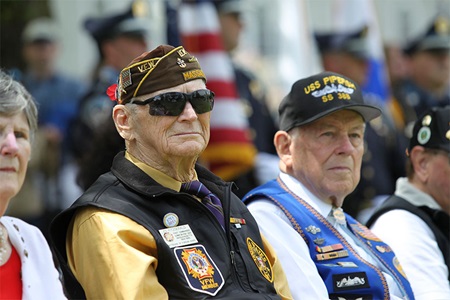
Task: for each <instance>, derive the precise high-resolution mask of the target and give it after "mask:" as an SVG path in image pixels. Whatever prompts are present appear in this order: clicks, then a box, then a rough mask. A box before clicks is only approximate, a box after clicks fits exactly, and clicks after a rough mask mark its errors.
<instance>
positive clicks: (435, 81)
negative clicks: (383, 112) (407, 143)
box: [392, 15, 450, 138]
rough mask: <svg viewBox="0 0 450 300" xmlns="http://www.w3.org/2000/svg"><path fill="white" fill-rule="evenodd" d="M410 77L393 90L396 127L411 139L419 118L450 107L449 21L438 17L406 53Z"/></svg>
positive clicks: (411, 42)
mask: <svg viewBox="0 0 450 300" xmlns="http://www.w3.org/2000/svg"><path fill="white" fill-rule="evenodd" d="M404 53H405V54H406V58H407V59H406V62H407V66H408V69H409V77H408V78H407V79H406V80H403V81H402V82H400V83H399V84H398V85H396V86H395V87H394V89H393V94H394V97H395V100H394V102H393V107H392V108H393V115H394V117H395V121H396V124H397V125H398V126H399V128H400V129H402V130H404V134H405V136H406V137H407V138H410V137H411V133H412V132H411V131H412V127H413V125H414V122H415V121H416V120H417V117H418V116H419V115H421V114H422V113H423V112H424V111H425V110H427V109H428V108H430V107H433V106H439V107H444V106H446V105H449V104H450V20H449V17H448V16H444V15H439V16H437V17H436V18H434V19H433V21H432V22H431V24H430V26H429V27H428V29H427V30H426V31H425V32H424V33H422V34H420V35H419V36H417V37H416V38H415V39H413V40H411V41H410V42H409V43H408V44H407V46H406V47H405V49H404Z"/></svg>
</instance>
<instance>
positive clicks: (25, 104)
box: [0, 70, 38, 141]
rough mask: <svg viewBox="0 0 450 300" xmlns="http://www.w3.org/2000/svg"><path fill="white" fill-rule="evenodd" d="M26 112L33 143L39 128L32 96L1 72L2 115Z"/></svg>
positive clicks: (0, 98) (0, 103) (0, 100)
mask: <svg viewBox="0 0 450 300" xmlns="http://www.w3.org/2000/svg"><path fill="white" fill-rule="evenodd" d="M20 112H24V113H25V116H26V117H27V121H28V125H29V126H30V139H31V141H33V139H34V135H35V133H36V130H37V127H38V112H37V108H36V104H35V103H34V99H33V97H32V96H31V94H30V93H29V92H28V91H27V90H26V89H25V87H24V86H23V85H22V84H21V83H20V82H18V81H16V80H14V79H13V78H12V77H11V76H10V75H8V74H7V73H5V72H4V71H2V70H0V114H3V115H7V116H12V115H15V114H18V113H20Z"/></svg>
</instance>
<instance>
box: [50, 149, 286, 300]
mask: <svg viewBox="0 0 450 300" xmlns="http://www.w3.org/2000/svg"><path fill="white" fill-rule="evenodd" d="M196 170H197V174H198V177H199V180H200V181H201V182H203V184H205V186H207V187H208V188H209V189H210V190H211V191H212V192H213V193H215V194H216V195H217V196H218V197H219V198H220V199H221V201H222V205H223V208H224V214H225V220H226V230H225V231H224V230H223V229H222V228H221V226H220V224H219V222H218V221H217V220H216V219H215V217H214V216H213V215H212V214H211V213H210V212H209V210H208V209H207V208H206V207H205V206H204V205H202V204H201V203H200V202H199V201H197V200H196V199H194V198H193V197H192V196H190V195H188V194H185V193H178V192H174V191H173V190H170V189H168V188H165V187H162V186H161V185H159V184H158V183H156V182H155V181H154V180H153V179H152V178H150V177H149V176H147V175H146V174H145V173H144V172H142V171H141V170H140V169H139V168H137V167H136V166H135V165H133V164H132V163H131V162H129V161H128V160H127V159H125V158H124V156H123V153H121V154H118V155H117V156H116V158H115V160H114V163H113V168H112V172H110V173H106V174H104V175H102V176H101V177H100V178H99V179H98V180H97V181H96V183H95V184H94V185H93V186H92V187H91V188H89V189H88V190H87V191H86V192H85V193H84V194H83V195H82V196H81V197H80V198H79V199H78V200H77V201H76V202H75V203H74V204H73V205H72V206H71V207H70V208H69V209H68V210H66V211H64V212H62V213H61V214H60V215H58V216H57V217H56V218H55V220H54V221H53V222H52V225H51V239H52V242H53V246H54V248H55V250H56V252H57V256H58V260H59V261H60V264H61V267H62V268H63V270H64V275H65V283H66V288H67V290H68V292H69V294H70V295H71V296H72V297H74V298H75V297H80V296H82V295H84V293H83V292H82V289H81V286H80V285H79V284H78V283H77V282H76V280H75V278H74V277H73V274H72V273H71V271H70V269H69V267H68V265H67V256H66V248H65V240H66V232H67V228H68V225H69V223H70V220H71V219H72V217H73V215H74V213H75V211H76V209H77V208H79V207H84V206H88V205H91V206H97V207H101V208H105V209H108V210H111V211H114V212H118V213H120V214H122V215H125V216H127V217H129V218H130V219H132V220H134V221H136V222H137V223H139V224H141V225H142V226H144V227H145V228H147V229H148V230H149V231H150V233H151V234H152V235H153V236H154V238H155V240H156V243H157V251H158V268H157V269H156V273H157V276H158V281H159V282H160V283H161V284H162V285H163V286H164V288H165V289H166V290H167V292H168V294H169V298H170V299H207V298H210V297H214V298H217V299H280V297H279V296H277V295H276V291H275V289H274V287H273V283H272V282H273V272H272V268H271V266H270V263H268V261H267V257H266V255H265V253H264V250H263V246H262V240H261V237H260V234H259V230H258V226H257V224H256V221H255V220H254V218H253V217H252V216H251V214H250V212H249V211H248V210H247V208H246V206H245V205H244V204H243V203H242V202H241V201H240V199H239V198H237V197H236V196H235V195H234V194H233V193H232V192H231V184H230V183H225V182H223V181H222V180H220V179H219V178H218V177H216V176H214V175H213V174H212V173H210V172H209V171H207V170H206V169H204V168H202V167H200V166H197V168H196ZM167 214H175V215H176V216H177V217H178V219H179V226H182V225H188V227H189V228H190V230H191V231H192V233H193V235H194V236H195V238H196V239H197V242H196V243H190V244H188V245H182V246H178V247H173V246H172V247H171V246H169V245H168V244H167V243H166V242H165V240H164V238H163V236H162V235H161V233H160V231H159V230H161V229H166V228H167V225H165V222H164V216H166V215H167ZM230 218H231V220H241V222H240V223H234V222H230ZM242 220H245V222H243V221H242ZM232 223H234V224H232ZM244 223H245V224H244ZM166 224H167V223H166ZM237 224H239V225H237ZM80 289H81V290H80Z"/></svg>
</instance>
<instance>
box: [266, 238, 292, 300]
mask: <svg viewBox="0 0 450 300" xmlns="http://www.w3.org/2000/svg"><path fill="white" fill-rule="evenodd" d="M261 238H262V241H263V246H264V250H265V252H266V255H267V257H268V259H269V261H270V264H271V265H272V269H273V278H274V280H273V284H274V286H275V290H276V291H277V293H278V295H279V296H280V297H281V299H283V300H292V299H293V298H292V295H291V290H290V289H289V284H288V281H287V279H286V275H285V274H284V271H283V268H282V267H281V263H280V262H279V261H278V258H277V255H276V253H275V250H274V249H273V248H272V246H271V245H270V244H269V242H268V241H267V240H266V238H265V237H264V236H263V235H262V234H261Z"/></svg>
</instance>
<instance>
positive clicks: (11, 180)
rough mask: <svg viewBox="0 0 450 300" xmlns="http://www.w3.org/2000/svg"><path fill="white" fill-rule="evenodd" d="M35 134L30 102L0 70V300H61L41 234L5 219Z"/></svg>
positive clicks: (28, 97)
mask: <svg viewBox="0 0 450 300" xmlns="http://www.w3.org/2000/svg"><path fill="white" fill-rule="evenodd" d="M36 129H37V109H36V106H35V104H34V101H33V98H32V97H31V95H30V94H29V93H28V91H27V90H26V89H25V88H24V87H23V86H22V85H21V84H20V83H19V82H17V81H15V80H13V78H12V77H11V76H9V75H8V74H6V73H5V72H3V71H1V70H0V299H66V297H65V295H64V292H63V288H62V284H61V281H60V280H59V273H58V271H57V269H56V268H55V265H54V262H53V258H52V252H51V251H50V248H49V246H48V244H47V241H46V240H45V238H44V236H43V234H42V233H41V231H40V230H39V229H38V228H36V227H34V226H32V225H30V224H28V223H25V222H24V221H22V220H20V219H17V218H13V217H7V216H4V214H5V212H6V209H7V208H8V204H9V202H10V200H11V198H13V197H14V196H15V195H16V194H17V193H18V192H19V190H20V189H21V187H22V184H23V182H24V179H25V174H26V170H27V165H28V161H29V160H30V157H31V144H32V141H33V138H34V134H35V132H36Z"/></svg>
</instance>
